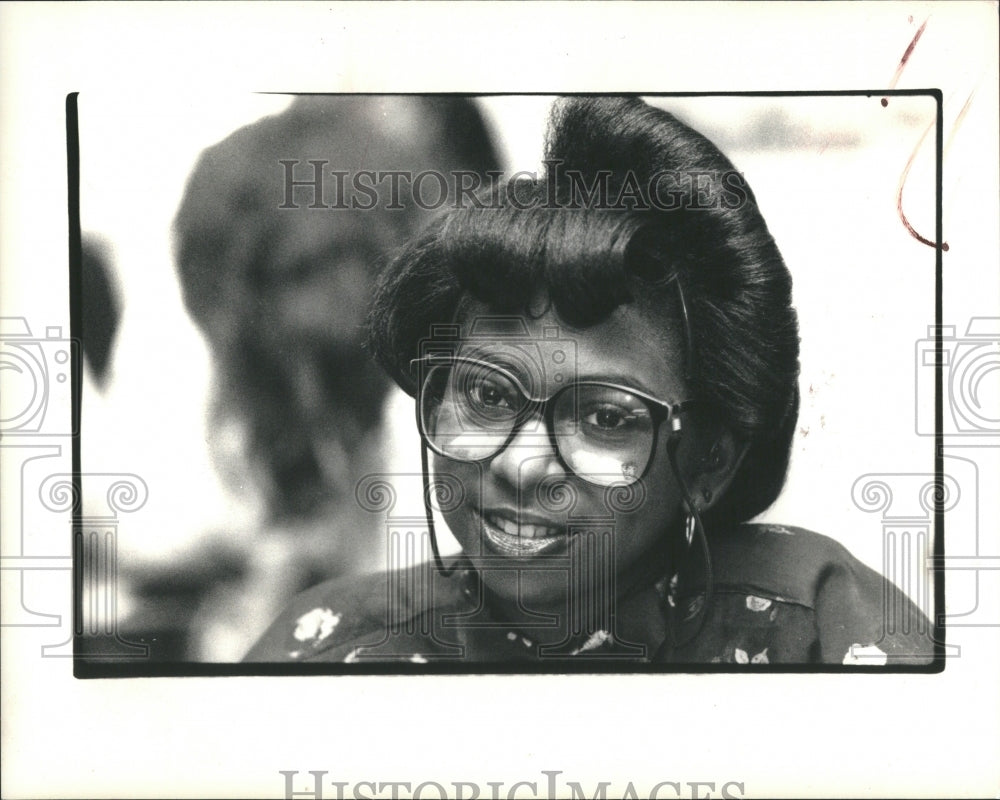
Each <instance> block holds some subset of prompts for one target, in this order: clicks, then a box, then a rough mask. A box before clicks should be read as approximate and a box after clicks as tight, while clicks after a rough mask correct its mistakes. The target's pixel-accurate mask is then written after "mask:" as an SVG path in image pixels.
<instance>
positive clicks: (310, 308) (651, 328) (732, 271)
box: [53, 93, 988, 674]
mask: <svg viewBox="0 0 1000 800" xmlns="http://www.w3.org/2000/svg"><path fill="white" fill-rule="evenodd" d="M175 102H176V104H174V103H171V102H170V101H169V99H168V100H165V99H164V98H160V97H157V98H155V100H154V101H153V103H150V104H147V105H145V106H144V105H142V104H140V103H137V102H136V101H135V100H134V99H130V100H129V102H128V103H127V105H125V104H122V103H121V101H120V99H119V98H102V97H94V98H91V97H90V96H88V95H86V94H81V95H80V97H79V98H78V114H79V117H78V119H79V136H80V174H81V184H80V186H81V188H80V214H81V228H82V242H83V253H82V255H83V260H82V267H83V270H84V272H83V275H82V286H83V288H84V289H85V290H88V291H89V292H90V294H85V295H84V297H83V298H82V300H83V305H82V325H81V327H82V331H83V336H82V344H83V356H84V360H85V364H86V366H87V372H86V375H85V377H86V378H87V379H88V380H87V381H86V384H85V389H88V388H90V386H92V387H93V391H92V392H89V391H88V392H86V394H85V397H84V402H83V405H82V409H81V456H82V463H83V467H84V470H85V473H86V475H87V476H86V477H85V478H84V479H83V481H82V485H81V488H82V491H83V497H84V516H85V517H86V518H88V519H89V518H91V517H94V518H98V517H101V516H102V515H103V514H107V513H108V512H109V511H114V510H115V509H113V508H111V509H109V508H108V503H109V502H110V503H119V506H120V507H122V510H121V513H120V520H119V521H117V522H116V524H115V526H114V547H115V552H116V558H115V561H116V563H117V564H118V569H117V574H116V575H104V574H102V573H101V569H100V566H101V564H102V563H103V562H102V559H105V558H106V551H107V548H108V546H109V542H110V541H111V539H110V537H106V538H104V539H101V538H100V537H97V536H95V533H94V532H93V531H90V532H88V531H86V530H85V531H83V544H82V547H81V551H80V556H81V557H82V558H83V560H84V564H86V565H87V566H86V568H85V569H83V570H82V571H83V574H84V575H85V576H86V577H85V579H84V583H83V585H82V593H81V597H80V599H79V601H78V602H80V603H81V604H82V606H83V614H82V616H84V617H87V619H85V620H84V632H83V635H82V636H80V637H78V639H77V642H76V646H77V647H78V649H79V650H80V652H81V653H82V654H84V655H85V656H90V657H92V658H93V660H94V661H95V662H98V665H97V666H96V667H95V669H94V671H95V672H96V673H97V674H100V669H99V662H100V661H103V660H105V659H107V660H109V661H112V662H115V661H117V662H118V663H124V664H131V665H133V667H135V665H139V666H138V668H139V669H140V670H141V669H142V667H143V666H144V665H145V664H146V663H147V662H153V663H158V662H167V663H175V662H210V663H220V662H222V663H228V662H244V663H289V664H317V663H335V664H353V665H357V666H355V667H353V668H352V669H358V670H361V669H363V667H364V665H366V664H373V663H385V662H390V663H393V662H395V663H403V664H408V665H413V664H416V665H424V664H427V665H431V664H434V665H448V666H449V667H450V668H455V669H459V670H461V669H462V668H463V667H470V668H473V669H475V670H476V671H482V670H486V671H488V670H489V669H490V668H491V667H494V668H499V669H504V670H510V669H514V670H516V669H518V668H524V669H526V670H528V671H536V670H540V671H554V672H560V671H565V670H566V668H569V669H579V668H581V667H582V668H583V669H586V670H593V669H600V670H605V669H611V670H628V669H629V668H630V667H634V665H656V664H667V665H688V666H692V667H695V666H696V667H699V668H705V667H706V666H710V665H720V666H721V665H741V664H742V665H769V666H771V665H773V666H779V665H799V666H801V665H806V664H814V665H827V666H829V665H835V666H838V667H839V666H843V665H850V666H858V665H865V666H890V667H896V666H901V665H905V666H907V667H913V666H915V665H924V666H927V665H931V664H932V662H933V660H934V648H935V642H936V641H938V642H940V641H943V639H942V637H940V636H939V635H938V636H936V633H935V630H934V626H932V625H931V623H930V620H931V619H932V618H934V613H933V611H934V603H935V598H934V583H933V577H934V574H933V572H932V571H931V570H930V569H928V568H927V565H928V564H930V562H931V559H932V556H933V555H934V547H935V544H940V543H939V542H937V541H936V539H935V530H934V524H933V523H934V519H933V512H934V505H933V497H934V495H935V493H937V494H942V493H946V492H947V491H948V487H947V486H946V485H945V484H944V482H943V479H939V480H938V481H936V482H935V481H934V480H928V481H927V486H926V487H923V488H922V491H923V492H924V495H925V496H923V497H918V498H916V499H919V500H920V502H922V503H923V506H917V508H918V509H922V510H923V513H924V516H925V517H926V520H925V522H924V524H922V525H921V524H919V523H918V522H917V521H916V520H914V524H913V526H912V530H910V531H907V532H905V534H903V533H901V534H899V535H898V536H897V537H895V539H893V540H892V541H889V540H888V539H885V538H883V539H882V541H878V540H877V539H876V540H875V541H871V540H872V539H875V538H876V537H873V536H872V535H871V532H872V531H876V532H878V533H880V532H881V531H880V530H879V524H878V522H879V520H878V517H873V516H872V513H871V512H872V510H873V507H874V505H877V501H878V499H879V497H878V494H879V486H878V485H877V483H875V482H873V480H869V482H868V485H866V484H865V482H864V476H865V474H866V472H867V471H868V470H869V466H870V465H869V461H870V458H869V454H870V452H871V448H872V443H873V442H875V441H877V442H878V443H879V447H881V448H887V449H890V450H892V451H894V452H896V453H898V454H899V455H903V456H905V458H906V461H907V463H909V464H911V465H913V466H914V467H916V468H918V469H919V470H921V471H923V472H925V473H928V474H931V473H933V472H934V441H933V436H931V437H914V436H913V430H914V427H913V426H914V418H913V417H911V416H902V415H900V414H899V413H898V409H896V408H895V407H893V406H892V405H881V406H880V407H874V408H873V406H872V403H871V402H870V399H869V396H868V395H867V394H866V391H867V392H875V393H879V394H888V393H890V392H891V391H892V389H893V387H894V386H897V385H899V384H900V383H901V382H902V381H904V380H906V377H907V376H908V375H909V374H910V373H911V372H912V369H913V365H912V363H911V362H910V361H909V360H908V359H898V358H897V359H893V356H892V351H893V349H894V348H899V349H903V348H905V347H906V344H907V343H906V342H905V340H902V341H900V340H899V339H898V338H896V337H900V336H901V334H900V331H901V330H909V331H913V330H919V328H920V325H921V322H922V321H923V320H926V319H929V318H932V317H933V313H934V302H935V277H936V258H935V255H936V254H935V249H934V247H933V246H929V245H933V243H934V240H935V238H936V233H935V225H936V219H935V209H936V198H937V191H936V189H937V187H936V182H935V174H936V172H935V166H936V159H937V154H936V148H935V146H934V143H935V127H936V120H937V112H938V102H937V98H936V97H935V96H934V95H933V94H929V93H928V94H892V95H883V96H880V95H873V94H871V93H867V94H860V93H859V94H848V95H839V94H838V95H825V96H824V95H789V96H779V97H753V96H725V95H721V96H701V97H684V96H677V97H642V96H634V95H628V96H608V95H585V96H580V95H577V96H568V97H547V96H488V97H469V96H464V95H344V94H342V95H326V94H321V95H316V94H308V95H298V96H287V95H285V96H274V95H266V96H246V97H241V98H220V99H219V100H218V101H217V102H216V103H214V104H212V106H211V107H210V108H206V109H205V110H204V112H200V111H199V110H198V109H196V108H191V106H190V105H189V104H187V103H185V102H184V100H183V99H180V100H177V101H175ZM224 109H232V110H233V113H235V112H236V110H239V111H244V110H247V111H249V110H251V109H252V110H253V112H254V113H263V115H262V116H261V117H260V118H259V119H256V120H254V121H252V122H250V123H248V124H246V125H243V126H240V127H238V128H237V129H236V130H234V131H233V132H231V133H229V134H228V135H226V136H224V137H223V138H221V139H220V140H219V141H214V142H210V143H209V145H208V146H207V147H205V149H204V150H202V151H201V152H200V153H198V154H197V156H196V158H195V160H194V164H193V167H192V168H191V170H190V172H189V173H188V174H187V175H186V176H184V180H183V182H181V181H180V180H179V178H180V177H181V176H180V175H178V174H177V173H176V172H165V174H164V176H163V178H151V180H157V181H159V185H161V186H163V191H159V192H156V193H155V194H156V195H157V196H159V197H162V198H163V205H164V206H165V209H164V210H167V211H169V212H170V215H169V216H164V217H156V216H154V214H153V212H154V210H155V209H154V208H149V209H148V216H149V221H150V222H149V225H148V227H146V226H137V225H136V222H135V220H134V215H133V212H132V209H131V207H130V206H129V205H128V204H123V203H121V202H120V201H121V198H122V196H123V194H124V193H126V192H127V190H128V189H127V186H123V185H121V184H120V183H118V182H117V181H115V180H113V179H112V178H111V176H112V175H113V174H114V169H113V168H112V165H113V164H121V163H122V161H123V160H127V159H128V158H129V155H130V154H134V157H135V159H136V162H138V160H139V159H140V158H141V154H142V153H143V152H145V151H146V150H147V149H148V148H149V146H150V144H151V143H154V142H155V146H156V147H157V150H158V151H160V152H162V153H163V156H164V158H166V157H167V156H168V154H169V153H170V151H171V147H170V146H171V145H172V144H174V142H175V141H176V140H179V139H180V137H179V136H177V133H176V131H177V130H178V129H183V128H185V127H187V128H188V129H189V130H190V129H192V128H193V129H195V130H198V129H204V128H207V127H208V126H207V124H206V120H207V119H208V118H210V117H211V114H212V111H213V110H214V111H215V114H216V115H217V116H222V111H223V110H224ZM279 109H280V110H279ZM671 109H673V110H671ZM167 117H170V118H172V119H173V120H174V123H173V125H171V126H170V127H167V126H166V121H167ZM160 131H170V137H169V141H161V140H160V138H159V137H160V136H162V134H161V133H160ZM191 138H193V132H192V137H191ZM172 149H173V150H174V151H176V152H177V155H176V158H177V160H178V161H179V160H180V158H181V155H182V154H186V155H189V156H190V153H183V151H182V150H181V147H180V146H179V143H178V144H174V146H173V148H172ZM102 159H103V160H102ZM132 174H133V173H132V171H131V170H129V169H121V170H119V171H118V175H119V176H120V177H121V178H122V179H126V180H131V176H132ZM168 182H169V184H170V185H173V186H174V187H177V186H179V185H182V194H181V195H180V198H179V202H178V203H177V204H176V208H166V206H167V203H166V198H172V197H174V195H172V194H171V193H170V192H168V191H167V185H168ZM899 184H902V186H903V189H904V190H905V200H906V203H905V206H902V205H901V206H900V207H899V208H897V206H896V203H895V202H894V200H895V199H896V189H897V185H899ZM862 187H863V189H862ZM859 189H861V191H859ZM900 197H903V194H902V193H901V194H900ZM154 221H155V223H156V224H154ZM156 225H158V226H159V227H156ZM845 230H850V231H851V232H852V233H851V235H850V236H844V235H842V234H841V233H840V232H841V231H845ZM921 231H923V233H921ZM927 237H930V238H929V239H928V238H927ZM156 242H160V243H161V244H162V246H163V248H162V252H160V253H159V254H158V253H157V252H156V251H155V249H154V247H155V243H156ZM139 264H141V265H142V278H141V284H142V287H143V290H144V294H139V291H140V289H136V290H133V287H136V286H137V285H138V284H139V281H136V280H135V277H134V273H135V272H136V271H137V270H138V269H139V266H138V265H139ZM133 265H135V266H133ZM157 269H158V270H160V275H159V276H158V278H157V279H156V282H155V284H154V279H153V277H152V276H151V275H150V273H151V272H153V271H154V270H157ZM904 283H906V284H908V286H907V291H905V292H903V293H899V294H898V296H896V297H894V298H891V299H890V300H889V301H888V302H887V301H886V299H885V298H886V296H887V295H888V294H889V292H890V291H891V288H892V287H893V286H898V285H901V284H904ZM880 286H881V287H883V288H882V289H881V290H880V289H879V287H880ZM88 287H100V291H98V288H93V289H89V288H88ZM154 287H155V288H154ZM862 287H864V292H862V291H861V289H862ZM107 298H112V299H113V300H112V301H111V302H109V301H108V299H107ZM906 319H909V320H910V323H909V324H902V323H903V320H906ZM847 328H849V329H851V330H853V331H854V335H853V336H852V337H850V339H849V340H847V337H845V336H844V331H845V329H847ZM91 331H93V332H94V334H93V336H91V335H90V332H91ZM140 345H141V346H140ZM156 347H162V348H163V350H161V351H156V350H154V349H153V348H156ZM111 354H113V356H114V357H111ZM132 354H134V355H135V356H138V358H137V359H136V360H134V361H129V360H128V359H129V357H130V355H132ZM894 360H895V362H896V363H893V362H894ZM198 375H203V376H204V378H203V380H202V381H201V382H200V383H199V382H198V381H197V380H196V376H198ZM920 388H921V389H922V390H923V391H922V392H921V393H920V394H918V395H917V396H916V398H915V402H916V408H917V411H918V413H920V414H922V415H923V416H926V417H928V418H929V419H931V420H932V419H933V402H934V397H933V381H924V383H923V384H922V386H921V387H920ZM981 402H982V401H981ZM154 409H155V411H154ZM972 411H973V412H975V411H978V412H979V413H980V415H987V414H988V412H987V411H986V410H985V408H979V409H975V408H973V409H972ZM130 414H135V415H141V416H142V417H144V418H148V417H149V415H150V414H155V416H156V417H157V418H158V419H160V420H162V421H163V423H164V424H161V425H156V426H150V429H151V430H149V433H148V434H146V435H144V436H142V437H138V438H133V437H125V438H122V437H120V435H119V434H120V431H121V430H122V426H123V424H124V425H125V427H127V428H129V429H131V428H133V425H131V424H129V422H128V420H129V415H130ZM161 415H162V416H161ZM133 419H134V420H135V424H136V425H141V424H142V423H141V421H140V420H139V419H138V418H136V417H133ZM156 428H158V429H159V430H156ZM932 430H933V428H932ZM185 445H186V446H185ZM147 454H148V455H149V456H152V458H151V459H149V460H148V461H147V460H145V457H146V456H147ZM112 455H113V458H114V459H118V460H121V459H122V458H123V457H125V456H127V457H128V459H129V460H130V461H131V462H132V463H135V464H136V465H142V469H141V470H137V471H136V472H135V474H134V475H135V476H134V477H133V478H131V479H123V480H124V484H123V485H122V486H121V488H120V491H119V493H118V494H116V493H115V492H113V491H111V489H110V488H109V479H108V477H106V476H108V475H110V474H112V473H111V472H110V469H111V466H112V464H111V460H112ZM181 464H183V465H184V466H183V467H181ZM198 465H204V466H203V467H201V468H198ZM91 473H93V474H95V475H96V476H99V477H96V478H94V479H91V478H90V477H89V474H91ZM154 483H155V485H156V486H157V487H159V489H160V491H159V496H158V497H147V496H146V495H147V494H149V489H148V486H149V484H154ZM126 486H129V487H133V488H131V489H130V490H126V488H125V487H126ZM196 486H197V488H195V487H196ZM797 487H802V488H797ZM804 487H810V488H809V489H808V490H806V489H805V488H804ZM53 489H54V487H53ZM192 491H200V492H201V494H202V497H204V498H205V500H204V501H203V502H199V503H198V504H197V508H198V509H199V511H201V512H202V513H204V511H205V510H207V509H210V508H212V506H213V505H214V506H215V507H218V508H220V509H222V511H221V512H220V513H218V515H217V516H216V518H214V519H212V518H199V517H198V516H197V512H192V513H184V514H182V515H180V516H179V515H178V514H177V510H178V507H179V500H180V498H188V497H190V496H191V493H192ZM123 493H127V494H128V497H127V498H123V497H121V496H119V495H122V494H123ZM796 493H798V494H799V496H798V497H796ZM123 500H127V501H131V502H132V505H133V506H135V507H134V508H129V507H128V506H127V505H126V502H123ZM105 530H110V529H105ZM897 539H898V541H896V540H897ZM859 540H862V544H861V545H860V549H861V551H862V552H861V553H860V556H861V557H867V559H868V562H869V563H867V564H866V563H865V562H864V561H862V560H861V557H859V556H858V555H855V554H854V553H853V552H852V550H856V549H859V545H858V541H859ZM878 545H881V547H878ZM895 545H898V546H899V549H900V551H902V549H903V548H905V553H904V552H896V553H894V552H892V547H893V546H895ZM893 556H895V559H894V560H891V557H893ZM887 573H888V574H887ZM88 578H89V579H90V580H88ZM893 579H895V580H896V581H898V582H899V584H901V585H898V584H897V583H894V582H893ZM904 589H905V590H907V591H904ZM108 608H114V609H117V616H116V618H115V619H114V620H112V621H111V622H112V623H113V624H111V625H109V624H107V622H108V621H107V620H101V619H97V618H94V619H91V614H93V613H96V614H97V615H98V616H99V615H101V614H102V613H104V612H105V610H106V609H108ZM95 630H96V632H97V633H96V635H95V634H94V631H95ZM116 656H117V657H118V658H116ZM428 668H432V667H428ZM406 669H412V667H410V666H408V667H406Z"/></svg>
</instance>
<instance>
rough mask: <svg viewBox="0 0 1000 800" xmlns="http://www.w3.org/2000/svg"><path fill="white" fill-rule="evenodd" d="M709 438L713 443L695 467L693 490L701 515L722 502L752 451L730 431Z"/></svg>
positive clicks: (716, 433) (693, 496) (716, 432)
mask: <svg viewBox="0 0 1000 800" xmlns="http://www.w3.org/2000/svg"><path fill="white" fill-rule="evenodd" d="M706 438H707V440H708V441H710V442H711V444H710V445H708V447H707V448H706V449H705V450H703V451H702V456H701V458H700V459H699V460H698V461H696V462H695V464H694V465H693V466H694V469H693V470H692V473H693V475H692V486H691V490H690V491H691V499H692V500H693V501H694V503H695V504H696V505H697V507H698V511H699V512H701V513H704V512H705V511H707V510H708V509H710V508H711V507H712V506H713V505H715V504H716V503H717V502H719V499H720V498H721V497H722V496H723V495H724V494H725V493H726V490H728V489H729V485H730V484H731V483H732V481H733V478H734V477H735V476H736V473H737V472H738V471H739V468H740V464H741V463H743V458H744V456H746V453H747V449H748V448H749V443H748V442H745V441H742V440H739V439H737V438H736V436H734V435H733V432H732V431H730V430H729V429H728V428H720V429H718V430H716V431H713V435H712V437H711V438H708V437H706Z"/></svg>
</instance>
